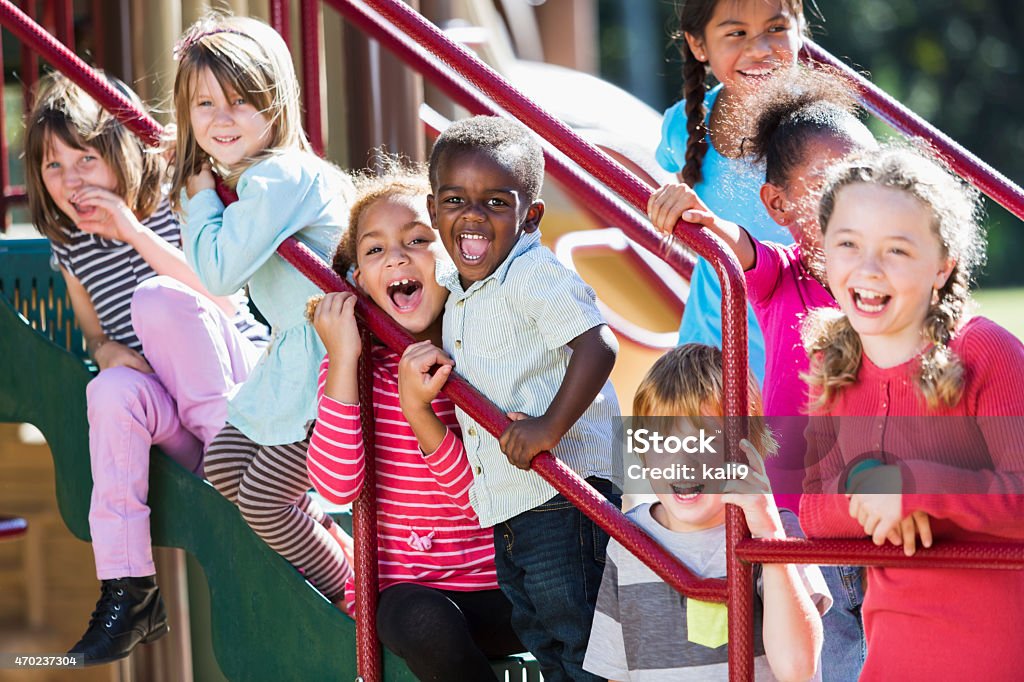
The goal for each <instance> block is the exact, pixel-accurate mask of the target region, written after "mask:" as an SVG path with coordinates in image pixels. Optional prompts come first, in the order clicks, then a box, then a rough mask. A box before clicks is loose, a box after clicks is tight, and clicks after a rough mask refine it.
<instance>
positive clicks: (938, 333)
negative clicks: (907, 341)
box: [917, 266, 970, 408]
mask: <svg viewBox="0 0 1024 682" xmlns="http://www.w3.org/2000/svg"><path fill="white" fill-rule="evenodd" d="M969 285H970V282H969V280H968V278H967V277H966V276H965V275H964V273H963V271H962V270H961V269H960V267H959V266H957V267H954V268H953V272H952V273H951V274H950V276H949V279H948V280H946V284H945V285H944V286H943V287H942V288H941V289H939V290H938V298H939V300H938V302H936V303H935V304H934V305H932V306H931V307H930V308H929V309H928V316H927V317H926V318H925V321H924V330H923V331H924V336H925V338H926V339H928V341H930V342H931V343H932V348H931V349H929V350H928V352H927V353H925V354H924V355H922V356H921V367H920V370H919V371H920V374H919V375H918V378H917V384H918V387H919V388H920V389H921V393H922V394H923V395H924V399H925V402H926V403H927V404H928V407H930V408H935V407H939V406H940V405H942V406H946V407H951V406H953V405H956V404H957V403H958V402H959V401H960V395H961V394H962V392H963V387H964V386H963V385H964V368H963V364H962V363H961V362H960V358H959V357H958V356H957V355H956V353H954V352H953V351H951V350H950V348H949V342H950V340H951V339H952V338H953V332H954V331H956V326H957V323H958V322H959V321H960V320H961V319H962V318H963V314H964V309H965V307H966V306H967V301H968V298H969Z"/></svg>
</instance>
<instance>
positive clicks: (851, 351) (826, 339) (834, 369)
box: [801, 308, 862, 411]
mask: <svg viewBox="0 0 1024 682" xmlns="http://www.w3.org/2000/svg"><path fill="white" fill-rule="evenodd" d="M801 334H802V336H803V342H804V348H805V349H806V350H807V356H808V357H809V358H810V359H811V365H810V368H809V369H808V371H807V372H806V373H805V374H803V375H801V378H802V379H803V380H804V381H805V382H806V383H807V386H808V387H809V388H810V389H811V390H810V394H811V395H812V396H817V397H816V399H815V400H813V401H812V402H811V404H810V405H809V406H808V408H809V410H811V411H816V410H823V409H825V408H827V407H828V406H829V404H830V403H831V402H832V401H833V400H834V399H835V397H836V396H837V395H839V392H840V391H841V390H842V389H843V388H844V387H846V386H849V385H850V384H852V383H854V382H855V381H856V380H857V372H859V371H860V359H861V351H862V346H861V343H860V336H859V335H858V334H857V332H856V331H855V330H854V328H853V325H851V324H850V320H849V319H848V318H847V317H846V315H844V314H842V313H841V312H839V311H838V310H833V309H831V308H818V309H816V310H812V311H811V312H810V313H809V314H808V316H807V320H806V321H805V322H804V325H803V328H802V330H801Z"/></svg>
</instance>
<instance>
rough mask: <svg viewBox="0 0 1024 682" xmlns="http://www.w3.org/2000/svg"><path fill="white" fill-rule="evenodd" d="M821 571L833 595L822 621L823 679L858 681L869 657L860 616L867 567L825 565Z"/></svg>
mask: <svg viewBox="0 0 1024 682" xmlns="http://www.w3.org/2000/svg"><path fill="white" fill-rule="evenodd" d="M821 572H822V574H824V576H825V583H826V584H827V585H828V590H829V592H831V593H832V608H831V609H829V612H828V613H826V614H825V616H824V617H823V618H822V619H821V623H822V626H823V627H824V630H825V642H824V644H823V645H822V648H821V679H822V682H847V681H849V682H855V680H856V679H857V678H858V677H859V676H860V670H861V668H863V667H864V658H865V657H866V656H867V641H866V640H865V639H864V623H863V621H862V620H861V615H860V608H861V605H862V604H863V603H864V583H863V578H864V568H863V567H861V566H822V567H821Z"/></svg>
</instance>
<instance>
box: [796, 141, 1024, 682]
mask: <svg viewBox="0 0 1024 682" xmlns="http://www.w3.org/2000/svg"><path fill="white" fill-rule="evenodd" d="M821 224H822V226H823V229H824V252H825V266H826V272H827V274H828V284H829V288H830V290H831V291H832V292H833V293H834V294H835V296H836V300H837V302H838V304H839V311H835V310H823V311H816V312H815V313H814V315H813V316H812V318H811V319H810V320H809V322H808V327H807V337H806V338H807V348H808V352H809V353H810V354H811V357H812V363H811V370H810V372H809V374H808V375H807V379H808V383H809V385H810V387H811V393H812V396H814V397H815V398H816V402H815V403H814V409H815V413H814V414H816V415H822V416H821V418H812V421H811V424H810V425H809V427H808V444H809V445H810V447H811V450H810V451H809V453H808V472H807V476H808V478H807V486H806V487H805V490H806V491H807V492H808V493H814V492H821V493H844V494H824V495H822V494H805V495H804V496H803V498H802V500H801V509H800V518H801V522H802V523H803V526H804V529H805V530H806V531H807V533H808V534H809V535H811V536H817V537H864V536H870V537H871V538H872V539H873V540H874V542H875V544H878V545H881V544H884V543H885V542H887V541H888V542H891V543H892V544H895V545H901V546H903V547H904V549H905V551H906V553H907V554H908V555H912V554H913V553H914V551H915V548H916V545H917V542H918V538H920V542H921V543H922V544H923V545H925V546H930V545H931V544H932V542H933V540H934V541H935V542H942V541H952V540H969V541H974V542H995V541H1005V540H1006V539H1008V538H1010V539H1024V495H1021V494H1020V493H1021V492H1022V488H1024V450H1022V448H1021V443H1024V427H1022V423H1021V420H1020V415H1024V378H1022V377H1024V346H1022V345H1021V343H1020V341H1019V340H1017V339H1016V338H1014V336H1013V335H1012V334H1010V333H1009V332H1007V331H1006V330H1005V329H1002V328H1001V327H999V326H998V325H996V324H995V323H993V322H991V321H989V320H987V319H985V318H981V317H975V318H972V319H969V320H968V319H967V317H968V316H967V315H966V313H965V308H966V306H967V304H968V301H969V294H968V286H969V284H970V277H971V274H972V273H973V271H974V269H975V267H976V266H977V265H978V264H979V263H980V262H981V260H982V259H983V255H984V242H983V238H982V236H981V231H980V227H979V225H978V220H977V199H976V194H975V193H973V192H972V191H968V190H967V188H965V187H964V186H963V185H962V184H961V183H960V182H959V181H958V180H957V179H956V178H955V177H953V176H952V175H951V174H950V173H949V172H948V171H947V170H946V169H944V168H943V167H942V166H940V164H939V163H938V162H937V161H935V160H934V159H931V158H928V157H925V156H924V155H922V154H920V153H917V152H913V151H909V150H906V149H887V150H883V151H882V152H880V153H874V154H872V155H871V156H870V157H867V158H862V159H857V160H852V161H850V162H848V163H847V164H844V165H843V166H841V167H840V168H838V169H837V170H836V173H835V174H834V175H833V176H832V177H831V178H830V181H829V184H828V186H827V187H826V189H825V191H824V194H823V198H822V203H821ZM825 415H841V416H838V417H827V416H825ZM901 417H902V419H900V418H901ZM954 493H957V494H954ZM1022 612H1024V571H1019V570H1005V571H1004V570H971V569H941V570H937V569H914V568H898V569H889V568H869V569H868V589H867V596H866V598H865V602H864V610H863V614H864V624H865V629H866V633H867V640H868V651H867V660H866V662H865V665H864V670H863V674H862V677H861V679H864V680H881V679H891V678H892V675H893V672H894V671H897V670H898V671H899V676H900V678H901V679H910V680H934V679H988V680H997V679H998V680H1009V679H1018V678H1019V676H1020V670H1021V669H1022V668H1024V649H1022V648H1021V647H1020V637H1019V634H1018V632H1017V630H1018V629H1019V623H1018V621H1019V617H1020V614H1021V613H1022Z"/></svg>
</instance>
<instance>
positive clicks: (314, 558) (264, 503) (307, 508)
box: [205, 424, 352, 601]
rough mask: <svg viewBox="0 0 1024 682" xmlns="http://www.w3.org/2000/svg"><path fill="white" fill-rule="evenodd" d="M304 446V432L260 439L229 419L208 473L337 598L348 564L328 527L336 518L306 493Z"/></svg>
mask: <svg viewBox="0 0 1024 682" xmlns="http://www.w3.org/2000/svg"><path fill="white" fill-rule="evenodd" d="M308 446H309V439H308V438H307V439H306V440H303V441H300V442H298V443H290V444H288V445H269V446H267V445H259V444H257V443H254V442H253V441H251V440H249V439H248V438H246V436H245V435H244V434H243V433H242V432H241V431H239V430H238V429H236V428H235V427H233V426H231V425H230V424H228V425H226V426H225V427H224V429H223V430H222V431H221V432H220V433H218V434H217V436H216V437H215V438H214V439H213V442H212V443H210V447H209V448H208V449H207V452H206V464H205V468H206V478H207V479H208V480H209V481H210V483H212V484H213V487H215V488H216V489H217V490H218V491H219V492H220V494H221V495H223V496H224V497H226V498H228V499H229V500H231V502H233V503H234V504H235V505H237V506H238V509H239V511H240V512H241V513H242V518H244V519H245V522H246V523H248V524H249V527H251V528H252V529H253V531H255V532H256V534H257V535H259V536H260V537H261V538H263V541H264V542H266V543H267V544H268V545H270V548H271V549H273V550H274V551H275V552H277V553H278V554H280V555H281V556H283V557H284V558H285V559H287V560H288V561H290V562H291V564H292V565H293V566H295V567H296V568H297V569H299V571H300V572H301V573H302V574H303V575H305V577H306V580H308V581H309V582H311V583H312V584H313V586H314V587H316V588H317V589H318V590H320V592H322V593H323V594H324V596H325V597H327V598H328V599H330V600H331V601H335V600H336V599H340V598H342V597H343V596H344V592H345V582H346V581H347V580H348V579H349V578H350V577H351V575H352V567H351V566H350V565H349V564H348V562H347V561H346V559H345V555H344V554H343V553H342V551H341V546H340V545H339V544H338V543H337V542H336V541H335V539H334V538H333V537H331V534H330V532H329V531H328V529H329V528H331V527H332V526H333V525H334V520H333V519H331V517H330V516H328V515H327V513H326V512H324V510H323V509H321V508H320V505H318V504H317V503H316V502H315V501H314V500H313V498H311V497H310V496H309V494H308V493H309V488H310V483H309V476H308V475H307V473H306V448H307V447H308Z"/></svg>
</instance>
